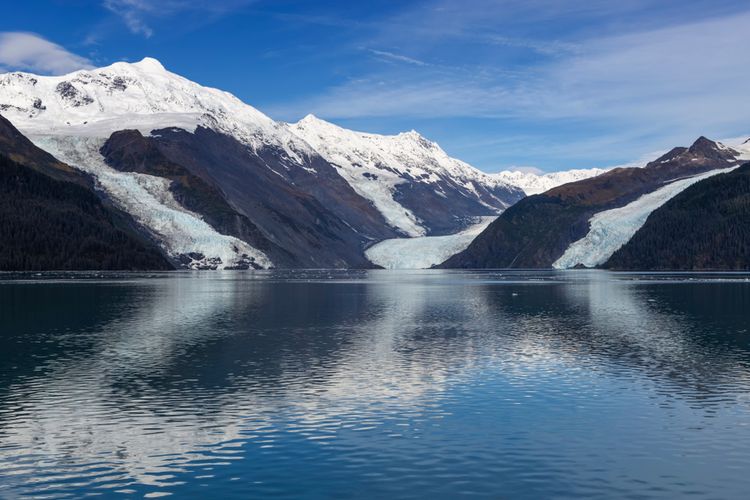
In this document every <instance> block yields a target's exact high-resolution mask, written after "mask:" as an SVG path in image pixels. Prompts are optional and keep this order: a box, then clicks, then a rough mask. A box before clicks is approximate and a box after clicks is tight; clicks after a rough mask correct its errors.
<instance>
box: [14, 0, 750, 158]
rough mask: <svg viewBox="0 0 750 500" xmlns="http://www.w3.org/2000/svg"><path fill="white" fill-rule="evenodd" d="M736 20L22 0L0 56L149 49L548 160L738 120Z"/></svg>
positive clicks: (308, 1)
mask: <svg viewBox="0 0 750 500" xmlns="http://www.w3.org/2000/svg"><path fill="white" fill-rule="evenodd" d="M748 27H750V2H748V1H747V0H742V1H739V0H627V1H619V2H613V1H611V0H588V1H586V2H580V1H562V0H422V1H409V0H402V1H397V0H388V1H386V0H368V1H365V2H353V1H351V0H347V1H338V0H330V1H315V0H193V1H177V0H160V1H157V0H86V1H84V0H64V1H63V0H47V1H37V0H25V1H24V2H13V8H12V9H7V8H6V9H3V16H2V20H0V72H5V71H14V70H25V71H31V72H34V73H39V74H64V73H66V72H69V71H73V70H76V69H80V68H90V67H98V66H106V65H109V64H111V63H113V62H116V61H137V60H140V59H142V58H143V57H146V56H150V57H155V58H157V59H159V60H160V61H161V62H162V64H163V65H164V66H165V67H166V68H167V69H169V70H170V71H173V72H175V73H178V74H181V75H183V76H185V77H187V78H189V79H191V80H194V81H196V82H198V83H201V84H203V85H207V86H212V87H218V88H221V89H223V90H226V91H229V92H231V93H233V94H235V95H236V96H238V97H239V98H240V99H242V100H243V101H245V102H246V103H248V104H251V105H252V106H254V107H256V108H258V109H260V110H261V111H263V112H265V113H266V114H268V115H270V116H271V117H273V118H275V119H277V120H284V121H296V120H299V119H301V118H302V117H304V116H305V115H306V114H308V113H313V114H315V115H316V116H318V117H320V118H323V119H326V120H329V121H332V122H334V123H337V124H339V125H342V126H345V127H347V128H353V129H356V130H362V131H367V132H375V133H385V134H392V133H398V132H401V131H406V130H411V129H415V130H417V131H418V132H420V133H421V134H422V135H424V136H425V137H427V138H429V139H431V140H434V141H436V142H438V143H439V144H440V145H441V146H442V147H443V149H445V150H446V151H447V152H448V153H449V154H450V155H452V156H455V157H458V158H460V159H462V160H464V161H467V162H469V163H471V164H473V165H474V166H476V167H478V168H481V169H483V170H485V171H488V172H496V171H499V170H504V169H515V168H518V169H529V170H541V171H555V170H566V169H570V168H589V167H595V166H611V165H617V164H622V163H627V162H631V161H634V160H638V159H641V158H649V156H652V155H654V154H655V153H656V152H659V151H663V150H666V149H670V148H671V147H673V146H678V145H689V144H690V143H691V142H692V141H693V140H695V139H696V138H697V137H698V136H700V135H705V136H707V137H710V138H714V139H719V138H726V137H740V136H747V137H750V121H748V120H747V117H749V116H750V96H748V92H747V91H748V90H749V89H750V49H749V48H750V29H748Z"/></svg>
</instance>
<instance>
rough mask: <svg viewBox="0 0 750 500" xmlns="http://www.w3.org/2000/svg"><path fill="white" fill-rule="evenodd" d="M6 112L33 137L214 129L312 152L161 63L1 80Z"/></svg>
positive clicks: (0, 101)
mask: <svg viewBox="0 0 750 500" xmlns="http://www.w3.org/2000/svg"><path fill="white" fill-rule="evenodd" d="M0 112H1V113H2V114H3V115H4V116H5V117H6V118H8V119H9V120H11V122H13V123H14V124H15V126H16V127H17V128H18V129H19V130H21V131H23V132H24V133H25V134H27V135H35V134H45V135H68V136H83V137H101V138H106V137H109V135H110V134H111V133H112V132H115V131H118V130H123V129H136V130H140V131H141V132H142V133H143V134H144V135H148V134H150V133H151V131H152V130H155V129H161V128H170V127H177V128H181V129H184V130H187V131H189V132H193V131H195V129H196V127H198V126H203V127H207V128H211V129H214V130H217V131H220V132H223V133H226V134H228V135H231V136H233V137H235V138H236V139H238V140H240V141H241V142H243V143H245V144H247V145H248V146H250V147H252V148H253V149H259V148H262V147H267V146H269V145H273V146H276V147H279V148H281V149H283V150H284V152H285V153H286V154H287V155H288V156H289V157H290V159H292V160H294V161H297V162H300V163H302V159H301V157H300V154H304V153H306V152H307V153H309V152H310V148H309V147H308V146H307V145H306V144H305V143H304V142H303V141H300V140H299V139H297V138H296V137H295V136H294V135H293V134H291V133H290V132H289V131H288V130H287V129H286V127H284V125H283V124H281V123H278V122H276V121H274V120H273V119H271V118H269V117H268V116H266V115H264V114H263V113H261V112H260V111H258V110H257V109H255V108H253V107H252V106H249V105H247V104H245V103H243V102H242V101H240V100H239V99H237V98H236V97H235V96H233V95H232V94H230V93H228V92H224V91H221V90H218V89H214V88H209V87H204V86H202V85H199V84H197V83H195V82H192V81H190V80H188V79H186V78H183V77H181V76H179V75H177V74H175V73H172V72H170V71H167V70H166V69H165V68H164V66H162V64H161V63H160V62H159V61H157V60H156V59H153V58H150V57H146V58H144V59H143V60H142V61H140V62H136V63H125V62H117V63H114V64H112V65H110V66H107V67H105V68H99V69H93V70H80V71H76V72H73V73H70V74H67V75H62V76H38V75H32V74H29V73H21V72H14V73H6V74H4V75H0Z"/></svg>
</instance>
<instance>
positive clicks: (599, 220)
mask: <svg viewBox="0 0 750 500" xmlns="http://www.w3.org/2000/svg"><path fill="white" fill-rule="evenodd" d="M735 168H737V167H736V166H735V167H731V168H724V169H719V170H711V171H709V172H705V173H702V174H699V175H695V176H692V177H688V178H685V179H678V180H675V181H672V182H670V183H669V184H666V185H665V186H664V187H662V188H659V189H657V190H656V191H653V192H651V193H648V194H644V195H643V196H641V197H640V198H638V199H637V200H635V201H633V202H631V203H629V204H627V205H625V206H623V207H619V208H613V209H611V210H605V211H603V212H599V213H597V214H596V215H594V216H593V217H592V218H591V219H589V232H588V234H586V236H584V237H583V238H581V239H580V240H578V241H575V242H574V243H572V244H571V245H570V246H569V247H568V248H567V249H566V250H565V253H563V255H562V256H561V257H560V258H559V259H557V260H556V261H555V262H554V263H553V264H552V267H554V268H555V269H570V268H572V267H576V266H578V265H583V266H586V267H596V266H600V265H602V264H604V263H605V262H607V260H609V258H610V257H611V256H612V254H614V253H615V252H616V251H617V250H619V249H620V248H621V247H622V246H623V245H625V244H626V243H627V242H628V241H630V238H632V237H633V235H635V233H636V232H637V231H638V230H639V229H640V228H641V227H643V224H645V223H646V219H648V216H649V215H650V214H651V212H653V211H654V210H656V209H657V208H659V207H660V206H662V205H664V204H665V203H666V202H667V201H669V200H670V199H672V198H673V197H675V196H677V195H678V194H679V193H681V192H682V191H684V190H685V189H687V188H688V187H690V186H692V185H693V184H695V183H696V182H700V181H702V180H703V179H707V178H709V177H712V176H714V175H718V174H722V173H726V172H731V171H732V170H734V169H735Z"/></svg>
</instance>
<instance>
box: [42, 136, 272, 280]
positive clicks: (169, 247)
mask: <svg viewBox="0 0 750 500" xmlns="http://www.w3.org/2000/svg"><path fill="white" fill-rule="evenodd" d="M30 139H31V140H32V141H33V142H34V144H36V145H37V146H38V147H40V148H42V149H44V150H45V151H48V152H49V153H51V154H52V155H54V156H55V157H56V158H58V159H59V160H61V161H64V162H65V163H68V164H69V165H71V166H74V167H76V168H78V169H80V170H83V171H84V172H88V173H90V174H92V175H93V176H94V177H95V178H96V181H97V183H98V185H99V187H101V188H102V189H103V190H104V191H105V192H106V193H107V195H109V197H110V198H111V199H112V200H113V201H114V202H115V204H116V205H117V206H118V207H119V208H121V209H122V210H124V211H125V212H127V213H129V214H130V215H131V216H133V218H134V219H135V220H136V221H137V222H139V223H140V224H142V225H143V226H145V227H146V228H147V229H148V230H149V231H150V232H151V233H152V235H153V236H154V237H155V238H156V239H157V240H158V241H159V244H160V245H161V247H162V248H163V249H164V251H166V252H167V254H169V255H170V256H171V257H173V258H176V259H179V258H180V257H182V258H183V259H186V258H187V259H189V260H188V261H187V262H186V265H187V267H189V268H193V269H207V268H210V269H226V268H232V267H238V266H239V267H245V266H247V265H255V266H258V267H262V268H269V267H273V263H272V262H271V261H270V260H269V259H268V257H267V256H266V255H265V254H264V253H263V252H261V251H260V250H258V249H256V248H253V247H251V246H250V245H248V244H247V243H245V242H244V241H242V240H239V239H237V238H234V237H232V236H226V235H223V234H219V233H218V232H217V231H216V230H215V229H213V228H212V227H211V226H210V225H209V224H208V223H206V222H205V221H203V220H202V219H201V217H200V216H199V215H197V214H195V213H192V212H190V211H188V210H186V209H185V208H183V207H182V206H181V205H180V204H179V203H177V201H175V199H174V197H173V196H172V193H171V192H170V191H169V186H170V183H171V181H169V180H168V179H164V178H162V177H155V176H152V175H145V174H138V173H134V172H120V171H118V170H115V169H113V168H111V167H110V166H108V165H107V164H106V163H105V161H104V158H103V157H102V156H101V154H100V153H99V150H100V148H101V147H102V144H103V143H104V142H105V140H104V139H100V138H92V137H65V136H30ZM198 254H200V255H198Z"/></svg>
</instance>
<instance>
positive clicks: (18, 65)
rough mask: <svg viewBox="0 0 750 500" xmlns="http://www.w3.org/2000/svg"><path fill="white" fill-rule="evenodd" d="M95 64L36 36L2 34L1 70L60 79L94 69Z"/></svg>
mask: <svg viewBox="0 0 750 500" xmlns="http://www.w3.org/2000/svg"><path fill="white" fill-rule="evenodd" d="M92 67H93V66H92V64H91V61H90V60H89V59H87V58H85V57H83V56H79V55H76V54H73V53H72V52H69V51H68V50H66V49H65V48H63V47H61V46H60V45H57V44H56V43H53V42H50V41H49V40H46V39H45V38H42V37H41V36H39V35H36V34H34V33H25V32H17V31H15V32H14V31H11V32H7V31H6V32H0V68H2V69H5V70H16V69H19V70H26V71H33V72H35V73H46V74H53V75H59V74H64V73H69V72H71V71H75V70H78V69H90V68H92Z"/></svg>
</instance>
